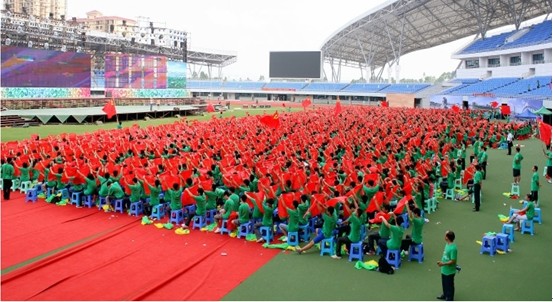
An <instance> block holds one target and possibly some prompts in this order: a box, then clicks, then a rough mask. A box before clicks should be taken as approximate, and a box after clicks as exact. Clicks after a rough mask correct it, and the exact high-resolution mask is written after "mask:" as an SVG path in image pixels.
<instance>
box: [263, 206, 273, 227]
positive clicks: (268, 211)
mask: <svg viewBox="0 0 553 302" xmlns="http://www.w3.org/2000/svg"><path fill="white" fill-rule="evenodd" d="M273 212H274V208H272V207H270V206H269V205H268V204H267V203H266V202H263V221H261V224H262V225H263V226H273Z"/></svg>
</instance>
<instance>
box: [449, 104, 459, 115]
mask: <svg viewBox="0 0 553 302" xmlns="http://www.w3.org/2000/svg"><path fill="white" fill-rule="evenodd" d="M451 110H453V112H455V113H459V112H460V111H461V108H459V106H457V105H453V107H451Z"/></svg>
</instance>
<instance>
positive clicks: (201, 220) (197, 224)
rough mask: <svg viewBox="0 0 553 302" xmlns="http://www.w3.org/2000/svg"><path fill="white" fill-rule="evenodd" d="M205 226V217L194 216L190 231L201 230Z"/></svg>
mask: <svg viewBox="0 0 553 302" xmlns="http://www.w3.org/2000/svg"><path fill="white" fill-rule="evenodd" d="M205 226H206V217H205V215H202V216H200V215H196V216H194V219H193V220H192V229H198V230H200V229H202V228H203V227H205Z"/></svg>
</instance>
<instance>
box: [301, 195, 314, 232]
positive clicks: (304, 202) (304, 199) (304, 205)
mask: <svg viewBox="0 0 553 302" xmlns="http://www.w3.org/2000/svg"><path fill="white" fill-rule="evenodd" d="M300 200H301V202H300V204H299V205H298V214H299V216H300V220H299V224H300V225H306V224H308V223H309V217H311V213H309V212H308V210H309V206H310V202H309V196H308V195H306V194H302V195H301V199H300Z"/></svg>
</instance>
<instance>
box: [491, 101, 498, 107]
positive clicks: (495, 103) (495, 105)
mask: <svg viewBox="0 0 553 302" xmlns="http://www.w3.org/2000/svg"><path fill="white" fill-rule="evenodd" d="M490 105H492V108H497V105H499V103H498V102H496V101H493V102H491V103H490Z"/></svg>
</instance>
